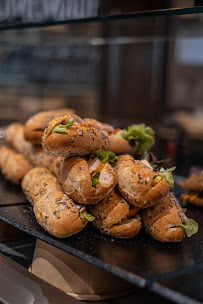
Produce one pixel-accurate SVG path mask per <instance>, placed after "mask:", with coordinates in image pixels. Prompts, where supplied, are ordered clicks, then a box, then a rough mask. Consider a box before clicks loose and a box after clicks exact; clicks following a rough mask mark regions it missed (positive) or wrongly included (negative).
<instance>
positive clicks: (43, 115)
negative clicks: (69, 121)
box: [24, 108, 75, 145]
mask: <svg viewBox="0 0 203 304" xmlns="http://www.w3.org/2000/svg"><path fill="white" fill-rule="evenodd" d="M74 112H75V111H74V110H73V109H69V108H64V109H56V110H50V111H43V112H39V113H37V114H35V115H33V116H31V117H30V118H29V119H28V120H27V122H26V123H25V128H24V137H25V139H26V140H28V141H30V142H32V143H33V144H37V145H40V144H41V141H42V136H43V133H44V129H45V127H46V125H47V124H48V122H49V121H50V120H52V119H53V118H54V117H56V116H61V115H65V114H74Z"/></svg>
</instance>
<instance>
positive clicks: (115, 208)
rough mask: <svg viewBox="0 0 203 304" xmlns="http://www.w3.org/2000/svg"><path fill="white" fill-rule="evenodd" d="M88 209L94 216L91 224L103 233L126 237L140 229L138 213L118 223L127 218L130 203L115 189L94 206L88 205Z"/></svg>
mask: <svg viewBox="0 0 203 304" xmlns="http://www.w3.org/2000/svg"><path fill="white" fill-rule="evenodd" d="M89 210H90V213H91V214H92V215H94V216H95V220H94V221H93V224H94V225H95V226H96V227H97V228H99V229H100V231H101V233H103V234H107V235H111V236H113V237H116V238H125V239H128V238H131V237H133V236H135V235H136V234H137V233H138V232H139V231H140V229H141V226H142V225H141V218H140V216H139V215H138V214H137V215H136V216H134V217H133V218H132V219H130V220H128V223H126V224H120V222H121V221H122V220H123V219H127V216H128V214H129V210H130V205H129V204H128V203H127V202H126V201H125V200H124V198H123V197H122V196H121V195H120V194H119V193H118V192H117V191H116V190H113V191H112V192H111V193H110V194H109V195H108V196H107V197H105V198H104V199H103V200H102V201H101V202H99V203H98V204H96V205H95V206H91V207H89Z"/></svg>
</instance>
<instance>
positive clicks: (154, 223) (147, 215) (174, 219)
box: [141, 193, 187, 242]
mask: <svg viewBox="0 0 203 304" xmlns="http://www.w3.org/2000/svg"><path fill="white" fill-rule="evenodd" d="M141 217H142V221H143V226H144V228H145V229H146V231H147V232H148V233H149V234H150V235H151V236H152V237H153V238H155V239H156V240H158V241H160V242H180V241H181V240H182V239H183V237H184V231H183V229H182V228H181V227H176V226H178V225H180V224H182V223H185V221H186V220H187V217H186V215H185V214H184V213H183V212H182V210H181V208H180V205H179V203H178V201H177V199H176V198H175V196H174V195H173V194H172V193H168V195H167V196H165V197H164V198H163V199H162V200H161V201H160V202H159V203H158V204H156V205H154V206H152V207H150V208H147V209H144V210H142V211H141Z"/></svg>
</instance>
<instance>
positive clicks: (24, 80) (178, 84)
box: [0, 14, 203, 174]
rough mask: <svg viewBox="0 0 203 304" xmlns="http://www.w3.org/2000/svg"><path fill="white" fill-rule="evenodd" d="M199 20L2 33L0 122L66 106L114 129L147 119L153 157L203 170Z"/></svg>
mask: <svg viewBox="0 0 203 304" xmlns="http://www.w3.org/2000/svg"><path fill="white" fill-rule="evenodd" d="M202 23H203V18H202V15H201V14H188V15H181V16H167V17H163V16H162V17H150V18H140V19H129V20H115V21H108V22H104V23H102V22H96V23H85V24H74V25H71V24H69V25H60V26H52V27H44V28H35V29H34V28H33V29H24V30H22V29H18V30H10V31H1V32H0V46H1V48H0V93H1V94H0V106H1V111H0V123H1V124H8V123H10V122H11V121H13V120H15V121H21V122H24V121H25V120H26V119H27V118H28V117H29V116H30V115H32V114H34V113H36V112H38V111H41V110H45V109H53V108H60V107H65V106H67V107H72V108H74V109H75V110H76V113H77V114H78V115H80V116H82V117H93V118H97V119H100V120H103V121H106V122H109V123H112V124H113V125H115V127H122V128H123V127H126V126H127V125H129V124H132V123H140V122H144V123H146V124H148V125H151V126H152V127H153V128H154V129H155V131H156V134H157V137H156V138H157V140H156V146H155V148H154V152H155V154H156V155H157V157H159V158H165V157H170V158H171V159H172V161H171V163H170V165H173V164H174V165H177V173H179V174H187V173H188V171H189V170H191V168H192V167H193V168H194V167H196V166H203V160H202V157H201V155H202V152H203V142H202V137H203V136H202V134H203V131H202V123H201V122H200V120H201V118H202V112H203V106H202V104H203V103H202V99H203V91H202V79H203V26H202ZM201 121H203V120H201ZM191 125H192V126H193V127H192V128H191V127H190V126H191Z"/></svg>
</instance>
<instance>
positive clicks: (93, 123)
mask: <svg viewBox="0 0 203 304" xmlns="http://www.w3.org/2000/svg"><path fill="white" fill-rule="evenodd" d="M83 125H84V126H87V127H88V126H92V127H94V128H97V129H99V130H102V131H106V132H107V133H108V134H111V133H113V131H114V127H113V126H111V125H109V124H107V123H103V122H100V121H98V120H96V119H93V118H84V119H83Z"/></svg>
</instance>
